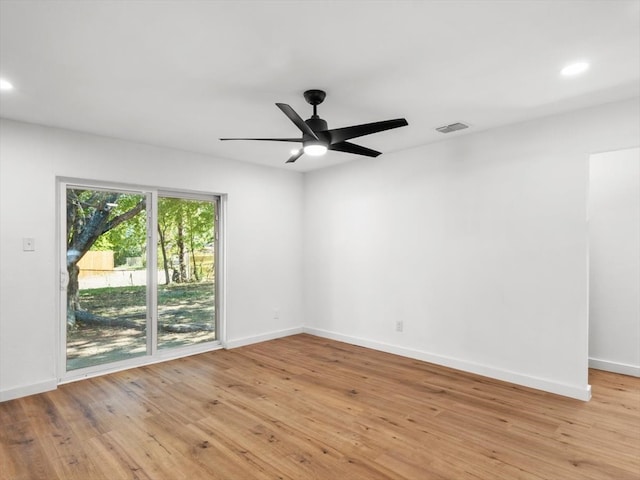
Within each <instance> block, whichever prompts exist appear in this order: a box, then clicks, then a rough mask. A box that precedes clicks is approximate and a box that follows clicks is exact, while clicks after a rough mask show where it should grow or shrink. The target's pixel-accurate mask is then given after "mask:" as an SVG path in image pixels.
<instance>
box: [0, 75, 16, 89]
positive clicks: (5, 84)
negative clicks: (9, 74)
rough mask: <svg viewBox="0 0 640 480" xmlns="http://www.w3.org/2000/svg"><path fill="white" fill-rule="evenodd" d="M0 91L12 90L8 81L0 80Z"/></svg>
mask: <svg viewBox="0 0 640 480" xmlns="http://www.w3.org/2000/svg"><path fill="white" fill-rule="evenodd" d="M0 90H2V91H3V92H8V91H9V90H13V85H11V82H10V81H9V80H5V79H4V78H0Z"/></svg>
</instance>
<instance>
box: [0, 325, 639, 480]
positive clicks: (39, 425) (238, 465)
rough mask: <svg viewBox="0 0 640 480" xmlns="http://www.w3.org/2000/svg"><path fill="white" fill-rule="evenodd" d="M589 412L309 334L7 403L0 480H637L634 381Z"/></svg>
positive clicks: (613, 380) (603, 378)
mask: <svg viewBox="0 0 640 480" xmlns="http://www.w3.org/2000/svg"><path fill="white" fill-rule="evenodd" d="M590 383H591V385H592V389H593V399H592V400H591V401H590V402H580V401H577V400H572V399H568V398H565V397H560V396H557V395H553V394H548V393H544V392H540V391H536V390H532V389H529V388H524V387H518V386H514V385H512V384H509V383H506V382H501V381H497V380H492V379H488V378H485V377H481V376H477V375H473V374H469V373H464V372H460V371H456V370H453V369H449V368H445V367H440V366H436V365H433V364H429V363H425V362H420V361H417V360H413V359H408V358H404V357H400V356H396V355H391V354H387V353H382V352H377V351H373V350H369V349H366V348H363V347H357V346H353V345H348V344H345V343H340V342H335V341H331V340H327V339H323V338H319V337H313V336H309V335H295V336H291V337H287V338H282V339H278V340H273V341H269V342H264V343H260V344H254V345H250V346H246V347H241V348H237V349H234V350H228V351H226V350H218V351H215V352H209V353H204V354H200V355H196V356H193V357H187V358H183V359H179V360H175V361H171V362H166V363H160V364H154V365H149V366H145V367H141V368H137V369H132V370H127V371H123V372H118V373H114V374H111V375H106V376H103V377H98V378H93V379H90V380H85V381H80V382H77V383H73V384H68V385H63V386H61V387H59V388H58V390H56V391H53V392H48V393H45V394H41V395H34V396H31V397H25V398H21V399H18V400H13V401H9V402H4V403H1V404H0V422H1V423H0V425H1V428H0V479H2V480H4V479H7V480H9V479H11V480H16V479H20V480H21V479H30V480H31V479H47V480H56V479H61V480H62V479H64V480H76V479H82V480H100V479H103V478H105V479H106V478H108V479H110V480H112V479H121V478H122V479H139V480H156V479H160V480H162V479H167V480H174V479H181V478H184V479H201V478H202V479H210V480H236V479H243V480H244V479H248V480H275V479H281V480H284V479H287V480H289V479H291V480H310V479H329V480H333V479H352V480H360V479H361V480H423V479H430V480H445V479H446V480H466V479H469V480H472V479H473V480H516V479H521V480H558V479H562V480H614V479H615V480H640V379H638V378H635V377H629V376H623V375H616V374H612V373H607V372H600V371H591V373H590Z"/></svg>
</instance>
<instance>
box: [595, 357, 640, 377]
mask: <svg viewBox="0 0 640 480" xmlns="http://www.w3.org/2000/svg"><path fill="white" fill-rule="evenodd" d="M589 368H595V369H596V370H604V371H606V372H613V373H621V374H623V375H631V376H632V377H640V366H638V365H629V364H627V363H620V362H612V361H610V360H602V359H600V358H591V357H590V358H589Z"/></svg>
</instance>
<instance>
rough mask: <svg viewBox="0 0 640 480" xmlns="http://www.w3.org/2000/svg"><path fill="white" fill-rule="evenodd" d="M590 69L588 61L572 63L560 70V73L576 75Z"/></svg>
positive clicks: (569, 75) (566, 75)
mask: <svg viewBox="0 0 640 480" xmlns="http://www.w3.org/2000/svg"><path fill="white" fill-rule="evenodd" d="M587 70H589V64H588V63H587V62H576V63H571V64H569V65H567V66H566V67H564V68H563V69H562V70H560V73H561V74H562V76H564V77H573V76H574V75H580V74H581V73H584V72H586V71H587Z"/></svg>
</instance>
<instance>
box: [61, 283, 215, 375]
mask: <svg viewBox="0 0 640 480" xmlns="http://www.w3.org/2000/svg"><path fill="white" fill-rule="evenodd" d="M213 288H214V287H213V283H212V282H202V283H187V284H171V285H158V318H159V323H160V324H161V325H166V324H208V325H212V326H213V323H214V304H215V302H214V291H213ZM146 303H147V290H146V287H144V286H128V287H106V288H95V289H86V290H81V291H80V305H82V309H83V310H86V311H88V312H90V313H92V314H94V315H98V316H100V317H105V318H121V319H122V318H125V319H127V320H129V321H133V322H135V323H137V324H139V329H138V328H135V329H134V328H123V327H111V326H107V325H105V326H94V325H91V326H89V325H83V324H82V323H78V327H77V328H76V329H74V330H69V331H68V332H67V369H68V370H73V369H77V368H83V367H87V366H91V365H99V364H102V363H107V362H112V361H118V360H124V359H126V358H130V357H135V356H140V355H144V354H145V353H146V343H147V340H146V338H147V337H146V331H145V330H144V326H145V323H146V317H147V306H146ZM215 338H216V332H215V331H211V330H203V331H196V332H185V333H172V332H163V331H160V332H159V333H158V347H159V348H170V347H178V346H184V345H192V344H195V343H201V342H207V341H212V340H215Z"/></svg>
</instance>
